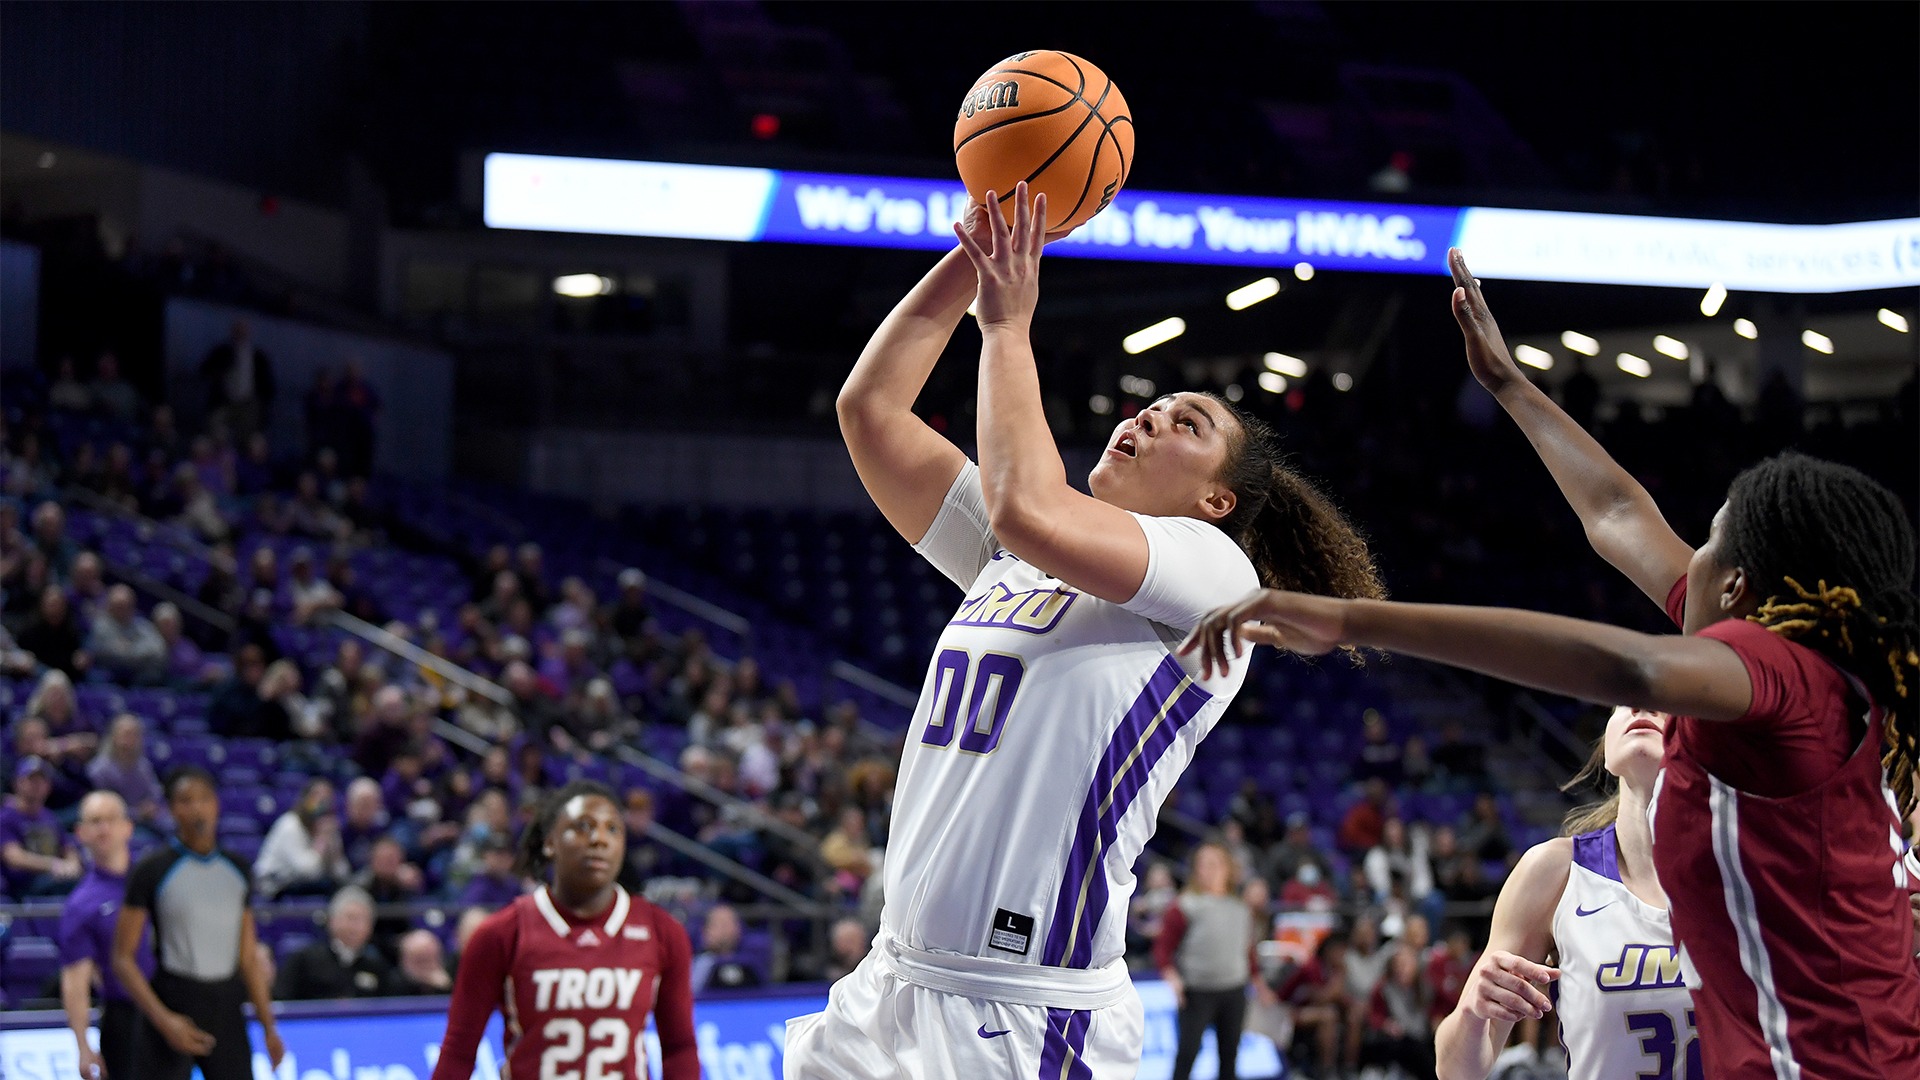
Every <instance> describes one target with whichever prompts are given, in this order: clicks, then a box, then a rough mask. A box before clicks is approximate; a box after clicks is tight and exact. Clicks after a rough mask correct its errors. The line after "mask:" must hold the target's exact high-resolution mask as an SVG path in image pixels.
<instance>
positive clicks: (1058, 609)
mask: <svg viewBox="0 0 1920 1080" xmlns="http://www.w3.org/2000/svg"><path fill="white" fill-rule="evenodd" d="M1079 595H1080V594H1079V593H1077V592H1074V591H1073V590H1071V589H1063V588H1053V589H1028V590H1027V591H1025V592H1014V591H1013V590H1012V589H1009V588H1007V587H1006V586H1005V585H1002V584H1001V583H999V582H997V581H996V582H994V583H993V584H992V585H989V586H988V587H987V591H986V592H983V593H981V594H980V595H978V596H969V597H967V601H966V603H964V604H961V605H960V610H959V611H957V612H955V613H954V616H953V618H952V619H951V620H949V622H950V623H951V625H954V626H1000V627H1005V628H1006V629H1008V630H1024V631H1025V632H1027V633H1029V634H1044V633H1046V632H1047V631H1049V630H1051V629H1053V628H1054V627H1055V626H1057V625H1059V623H1060V616H1062V615H1065V614H1066V613H1067V608H1069V607H1072V606H1073V600H1074V598H1075V597H1077V596H1079Z"/></svg>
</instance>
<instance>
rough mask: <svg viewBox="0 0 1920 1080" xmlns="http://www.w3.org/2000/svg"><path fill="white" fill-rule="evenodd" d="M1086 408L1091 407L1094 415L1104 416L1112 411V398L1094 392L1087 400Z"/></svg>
mask: <svg viewBox="0 0 1920 1080" xmlns="http://www.w3.org/2000/svg"><path fill="white" fill-rule="evenodd" d="M1087 408H1089V409H1092V410H1093V415H1095V416H1106V415H1107V414H1109V413H1111V412H1113V399H1112V398H1110V397H1108V396H1107V395H1105V394H1095V395H1093V398H1092V399H1091V400H1090V401H1088V402H1087Z"/></svg>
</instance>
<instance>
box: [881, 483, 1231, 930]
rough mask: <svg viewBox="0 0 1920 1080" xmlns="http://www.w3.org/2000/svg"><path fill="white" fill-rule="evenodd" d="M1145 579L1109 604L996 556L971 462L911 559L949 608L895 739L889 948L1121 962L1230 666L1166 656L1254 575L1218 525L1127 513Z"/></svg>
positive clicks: (886, 917)
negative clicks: (928, 570)
mask: <svg viewBox="0 0 1920 1080" xmlns="http://www.w3.org/2000/svg"><path fill="white" fill-rule="evenodd" d="M1134 517H1135V518H1136V519H1137V520H1138V521H1139V524H1140V528H1141V529H1142V530H1143V531H1144V532H1145V533H1146V537H1147V544H1148V550H1149V557H1148V564H1147V574H1146V578H1145V580H1144V581H1143V582H1142V584H1141V586H1140V589H1139V592H1138V593H1137V594H1135V596H1134V597H1133V598H1132V599H1130V600H1128V601H1127V602H1126V603H1124V604H1117V603H1110V602H1108V601H1105V600H1102V599H1100V598H1099V597H1096V596H1091V595H1088V594H1086V593H1082V592H1080V591H1079V590H1077V589H1075V588H1073V587H1072V586H1070V585H1068V584H1067V583H1065V582H1063V581H1061V580H1060V579H1058V578H1056V577H1052V576H1050V575H1049V574H1048V573H1047V568H1046V567H1041V566H1032V565H1029V564H1028V563H1026V562H1023V561H1021V560H1020V559H1019V558H1017V557H1016V556H1014V555H1012V554H1010V553H1008V552H1007V551H1005V550H1003V549H1001V548H1000V547H999V545H998V544H997V543H996V542H995V540H994V537H993V534H992V531H991V530H990V529H989V528H988V526H987V513H986V506H985V500H984V499H983V497H982V495H981V489H980V478H979V470H978V468H976V467H975V466H974V465H972V464H971V463H969V464H968V465H967V466H966V467H965V468H964V469H962V470H961V473H960V475H959V476H958V477H957V478H956V479H955V480H954V482H953V486H952V488H951V489H950V490H949V491H948V493H947V497H946V501H945V504H944V505H943V506H942V507H941V510H940V513H939V515H938V516H937V517H936V518H935V520H934V522H933V525H932V526H931V527H930V528H929V530H928V532H927V535H926V537H925V538H923V539H922V540H921V542H920V543H919V544H917V545H916V546H915V550H917V551H919V552H920V553H921V554H922V555H924V556H926V558H927V559H928V561H930V562H931V563H933V565H934V566H935V567H936V568H938V569H939V570H940V571H941V572H942V573H944V574H946V576H947V577H949V578H951V579H952V580H953V581H954V582H955V583H956V584H958V585H960V587H961V588H963V589H965V590H966V599H965V600H964V601H962V602H961V604H960V608H959V610H958V611H957V612H955V613H954V616H953V618H952V620H951V621H949V622H948V624H947V629H946V631H945V632H944V633H943V634H942V635H941V637H940V642H939V648H938V651H937V652H936V654H935V655H934V657H933V661H932V663H931V664H930V665H929V667H928V670H927V677H926V682H925V684H924V686H923V688H922V690H921V693H920V702H919V705H918V706H917V707H916V709H915V710H914V716H913V723H912V726H911V727H910V728H909V729H908V732H907V746H906V750H905V752H904V753H903V754H902V755H901V761H900V777H899V783H898V786H897V788H896V791H895V795H894V808H893V827H892V835H891V837H890V838H889V841H888V845H887V859H886V908H885V911H884V913H883V915H882V919H881V921H882V923H883V926H884V929H885V930H886V931H888V932H890V933H891V934H892V935H893V936H895V937H897V938H898V939H899V940H900V941H902V942H903V943H905V944H906V945H908V946H910V947H912V948H916V949H923V950H927V951H930V952H936V953H938V952H946V953H958V954H962V955H966V956H978V957H989V958H994V959H999V960H1006V961H1011V962H1014V963H1025V964H1047V965H1054V966H1059V967H1073V968H1087V967H1100V966H1103V965H1106V964H1108V963H1110V962H1112V961H1114V960H1116V959H1117V958H1119V957H1120V955H1121V954H1122V952H1123V948H1124V941H1123V935H1122V929H1123V923H1124V922H1125V919H1126V911H1127V903H1128V900H1129V899H1130V898H1131V897H1132V894H1133V886H1134V879H1133V863H1134V860H1135V859H1136V858H1137V857H1138V856H1139V854H1140V851H1141V849H1142V848H1143V847H1145V845H1146V842H1147V839H1148V838H1149V837H1150V836H1152V835H1153V828H1154V821H1155V818H1156V816H1157V815H1158V812H1159V807H1160V803H1161V801H1162V800H1163V799H1164V798H1165V797H1166V795H1167V792H1168V790H1169V789H1170V788H1171V787H1172V786H1173V783H1174V781H1175V780H1176V779H1177V778H1178V777H1179V775H1180V773H1181V771H1182V770H1184V769H1185V768H1186V766H1187V763H1188V762H1189V761H1191V760H1192V758H1193V752H1194V748H1195V746H1197V745H1198V744H1199V742H1200V740H1201V739H1202V738H1203V737H1205V735H1206V733H1207V732H1208V730H1209V729H1210V728H1211V727H1212V726H1213V724H1214V722H1215V721H1216V720H1218V719H1219V717H1220V714H1221V712H1222V711H1223V710H1224V709H1225V707H1226V705H1227V703H1228V702H1229V701H1230V700H1231V699H1232V698H1233V695H1234V692H1235V691H1237V690H1238V689H1239V688H1240V683H1241V681H1242V680H1243V679H1244V677H1245V675H1246V667H1245V660H1244V658H1243V659H1242V660H1240V661H1237V662H1235V664H1234V666H1233V668H1232V670H1231V672H1230V673H1228V674H1227V675H1225V676H1223V677H1220V678H1216V679H1213V680H1209V681H1205V682H1202V681H1201V680H1198V679H1196V678H1195V677H1194V675H1193V674H1192V672H1191V671H1190V670H1188V668H1186V667H1184V666H1183V665H1182V663H1181V661H1180V660H1179V658H1176V657H1175V656H1174V655H1173V654H1172V649H1173V647H1174V646H1175V645H1177V644H1178V643H1179V641H1180V639H1181V637H1182V636H1183V635H1184V634H1185V633H1186V632H1187V631H1188V630H1189V629H1191V628H1192V627H1193V626H1194V625H1196V624H1197V623H1198V622H1199V620H1200V618H1201V617H1202V616H1203V615H1204V614H1205V613H1206V612H1207V611H1209V610H1211V609H1213V608H1214V607H1217V606H1219V605H1221V604H1225V603H1229V602H1231V601H1235V600H1238V599H1240V598H1242V597H1244V596H1245V595H1246V594H1247V593H1248V592H1250V591H1251V590H1252V589H1254V588H1255V587H1256V586H1257V585H1258V583H1259V582H1258V578H1257V576H1256V575H1255V573H1254V570H1253V565H1252V563H1250V562H1249V561H1248V559H1247V557H1246V555H1245V553H1243V552H1242V551H1241V550H1240V548H1239V547H1238V546H1237V545H1235V544H1234V543H1233V542H1232V541H1231V540H1230V539H1228V537H1227V536H1226V534H1225V533H1223V532H1221V531H1220V530H1219V529H1218V528H1216V527H1214V526H1212V525H1210V524H1207V523H1205V522H1202V521H1198V520H1194V519H1190V518H1154V517H1146V516H1142V515H1138V514H1136V515H1134Z"/></svg>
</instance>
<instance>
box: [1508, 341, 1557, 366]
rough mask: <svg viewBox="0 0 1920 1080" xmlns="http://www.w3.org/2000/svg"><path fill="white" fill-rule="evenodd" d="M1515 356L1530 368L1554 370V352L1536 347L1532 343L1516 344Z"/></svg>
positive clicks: (1514, 348)
mask: <svg viewBox="0 0 1920 1080" xmlns="http://www.w3.org/2000/svg"><path fill="white" fill-rule="evenodd" d="M1513 358H1514V359H1515V360H1518V361H1520V362H1521V363H1523V364H1525V365H1527V366H1528V367H1530V368H1539V369H1540V370H1541V371H1552V370H1553V354H1552V353H1550V352H1548V351H1547V350H1545V349H1536V348H1534V347H1533V346H1531V345H1515V346H1514V347H1513Z"/></svg>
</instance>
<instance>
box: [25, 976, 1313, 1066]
mask: <svg viewBox="0 0 1920 1080" xmlns="http://www.w3.org/2000/svg"><path fill="white" fill-rule="evenodd" d="M1137 985H1138V987H1139V990H1140V999H1141V1002H1142V1004H1143V1005H1144V1006H1145V1007H1146V1019H1147V1025H1146V1041H1145V1046H1144V1052H1143V1053H1142V1055H1141V1062H1140V1074H1139V1080H1166V1078H1167V1077H1170V1076H1172V1075H1173V1054H1174V1050H1175V1048H1176V1045H1177V1042H1178V1038H1179V1032H1178V1028H1177V1026H1176V1023H1175V1020H1176V1010H1175V1008H1174V1003H1173V992H1172V991H1171V990H1169V989H1168V988H1167V985H1166V984H1165V983H1163V982H1160V981H1158V980H1153V981H1144V982H1140V983H1138V984H1137ZM369 1006H371V1007H369ZM826 1006H827V998H826V995H825V994H824V993H812V994H802V995H799V996H776V995H771V994H762V995H751V996H738V997H735V996H729V997H715V998H702V999H700V1000H699V1001H696V1002H694V1006H693V1024H694V1035H695V1038H696V1039H697V1040H698V1042H699V1045H700V1064H701V1071H702V1073H703V1074H704V1077H705V1080H779V1076H780V1068H781V1060H782V1059H781V1051H782V1049H783V1048H784V1047H785V1044H786V1031H787V1026H786V1025H787V1019H788V1018H789V1017H793V1016H803V1015H805V1014H807V1013H811V1012H818V1011H819V1010H821V1009H824V1008H826ZM65 1025H66V1021H65V1020H64V1018H63V1017H62V1016H61V1014H59V1013H58V1012H47V1013H38V1014H19V1013H16V1014H12V1015H9V1016H7V1017H6V1018H5V1021H4V1022H0V1077H5V1078H6V1080H74V1078H75V1077H77V1076H78V1075H79V1073H78V1061H77V1058H76V1055H75V1053H74V1045H73V1035H72V1034H71V1033H69V1032H68V1031H67V1029H66V1026H65ZM446 1026H447V1011H446V1002H445V1000H444V999H436V998H421V999H415V1000H412V1001H407V1000H391V1001H375V1002H371V1003H365V1004H356V1003H349V1002H340V1003H337V1004H336V1003H324V1004H323V1003H319V1002H296V1003H293V1004H291V1005H288V1006H286V1007H285V1011H284V1014H283V1015H282V1016H281V1018H280V1037H281V1038H282V1039H283V1040H285V1042H286V1045H287V1056H286V1057H285V1059H283V1060H282V1061H281V1063H280V1068H279V1070H278V1071H274V1070H273V1069H272V1068H271V1067H270V1066H269V1065H268V1063H267V1055H266V1052H265V1049H264V1043H263V1041H262V1038H261V1034H260V1028H259V1025H257V1024H256V1025H254V1027H253V1049H254V1054H253V1078H254V1080H428V1078H429V1077H431V1076H432V1075H433V1066H434V1063H435V1062H436V1061H438V1060H439V1059H440V1036H441V1034H442V1033H443V1032H444V1031H445V1030H446ZM956 1037H961V1038H972V1037H973V1034H972V1033H971V1032H961V1033H958V1034H957V1036H956ZM94 1040H95V1042H96V1045H97V1043H98V1035H97V1033H96V1034H95V1035H94ZM639 1045H641V1046H643V1047H644V1048H645V1051H646V1054H647V1061H648V1073H649V1075H650V1076H652V1077H654V1078H655V1080H658V1078H659V1076H660V1040H659V1037H658V1036H657V1035H655V1034H654V1031H653V1029H652V1027H648V1029H647V1033H646V1036H645V1038H644V1039H643V1040H640V1042H639ZM1214 1045H1215V1044H1214V1041H1213V1034H1212V1032H1208V1034H1207V1037H1206V1042H1205V1044H1204V1045H1203V1046H1202V1047H1201V1050H1200V1057H1199V1059H1198V1061H1197V1062H1196V1064H1195V1066H1194V1070H1193V1076H1194V1078H1195V1080H1213V1078H1214V1077H1215V1076H1217V1075H1218V1073H1219V1063H1218V1058H1217V1057H1216V1055H1215V1051H1214ZM502 1060H503V1051H502V1049H501V1043H500V1018H499V1017H498V1016H495V1017H494V1018H493V1020H492V1022H491V1023H490V1024H488V1026H487V1035H486V1038H485V1039H484V1040H483V1041H482V1042H481V1045H480V1050H479V1053H478V1055H477V1056H476V1057H475V1061H474V1080H500V1063H501V1061H502ZM1239 1073H1240V1075H1241V1076H1244V1077H1275V1076H1279V1075H1280V1073H1281V1069H1280V1055H1279V1051H1278V1050H1276V1049H1275V1048H1274V1045H1273V1041H1272V1040H1271V1039H1267V1038H1264V1037H1262V1036H1259V1035H1246V1036H1244V1037H1242V1039H1241V1042H1240V1059H1239ZM109 1080H111V1078H109Z"/></svg>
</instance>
